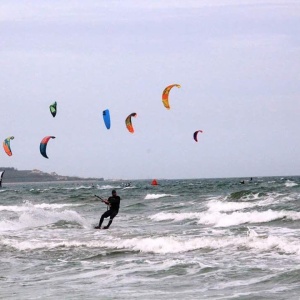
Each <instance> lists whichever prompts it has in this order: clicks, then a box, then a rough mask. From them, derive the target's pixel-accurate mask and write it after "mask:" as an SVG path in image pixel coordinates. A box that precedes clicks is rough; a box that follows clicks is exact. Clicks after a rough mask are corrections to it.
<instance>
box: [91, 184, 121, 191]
mask: <svg viewBox="0 0 300 300" xmlns="http://www.w3.org/2000/svg"><path fill="white" fill-rule="evenodd" d="M117 188H121V186H113V185H101V186H100V185H97V189H98V190H111V189H117Z"/></svg>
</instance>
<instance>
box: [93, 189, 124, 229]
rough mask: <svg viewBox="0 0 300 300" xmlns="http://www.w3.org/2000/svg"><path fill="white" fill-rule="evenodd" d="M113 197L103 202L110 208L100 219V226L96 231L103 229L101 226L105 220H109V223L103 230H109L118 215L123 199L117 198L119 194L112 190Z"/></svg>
mask: <svg viewBox="0 0 300 300" xmlns="http://www.w3.org/2000/svg"><path fill="white" fill-rule="evenodd" d="M111 194H112V196H111V197H109V198H108V199H107V200H101V201H102V202H103V203H105V204H106V205H108V206H109V210H107V211H106V212H105V213H104V214H103V215H102V216H101V218H100V221H99V226H96V227H95V229H101V225H102V223H103V221H104V219H105V218H107V217H110V218H109V222H108V224H107V225H106V226H104V227H103V229H108V228H109V226H110V225H111V223H112V221H113V218H114V217H115V216H116V215H117V214H118V212H119V208H120V200H121V198H120V197H119V196H117V192H116V191H115V190H112V192H111Z"/></svg>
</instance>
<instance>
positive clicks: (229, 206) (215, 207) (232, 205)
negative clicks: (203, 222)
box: [207, 200, 256, 211]
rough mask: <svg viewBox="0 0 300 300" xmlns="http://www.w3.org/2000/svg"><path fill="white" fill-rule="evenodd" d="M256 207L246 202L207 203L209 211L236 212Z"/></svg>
mask: <svg viewBox="0 0 300 300" xmlns="http://www.w3.org/2000/svg"><path fill="white" fill-rule="evenodd" d="M253 206H256V204H255V203H248V202H224V201H218V200H213V201H210V202H208V203H207V207H208V210H209V211H236V210H242V209H245V208H249V207H253Z"/></svg>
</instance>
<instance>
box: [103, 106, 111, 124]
mask: <svg viewBox="0 0 300 300" xmlns="http://www.w3.org/2000/svg"><path fill="white" fill-rule="evenodd" d="M103 120H104V124H105V126H106V128H107V129H109V128H110V114H109V110H108V109H106V110H104V111H103Z"/></svg>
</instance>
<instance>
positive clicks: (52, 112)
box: [49, 101, 57, 118]
mask: <svg viewBox="0 0 300 300" xmlns="http://www.w3.org/2000/svg"><path fill="white" fill-rule="evenodd" d="M49 108H50V112H51V114H52V116H53V118H54V117H55V116H56V113H57V103H56V101H55V102H54V103H53V104H51V105H50V106H49Z"/></svg>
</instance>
